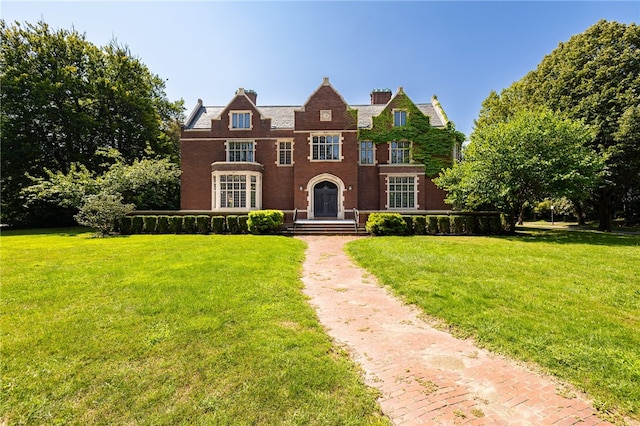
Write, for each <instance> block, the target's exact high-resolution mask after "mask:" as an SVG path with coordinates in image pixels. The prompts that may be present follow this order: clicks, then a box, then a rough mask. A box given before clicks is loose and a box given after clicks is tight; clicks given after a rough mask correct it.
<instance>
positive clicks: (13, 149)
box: [0, 21, 183, 224]
mask: <svg viewBox="0 0 640 426" xmlns="http://www.w3.org/2000/svg"><path fill="white" fill-rule="evenodd" d="M0 30H1V37H2V38H1V49H0V55H1V57H0V60H1V63H2V67H1V69H0V78H1V80H2V91H1V92H0V102H1V110H0V125H1V126H0V137H1V138H2V148H1V155H2V160H1V162H2V177H1V181H0V184H1V185H2V193H1V198H2V213H1V214H2V216H1V219H2V222H10V223H14V224H15V223H24V224H26V223H30V224H34V223H38V222H40V221H41V220H42V216H41V215H40V213H39V212H38V211H36V210H35V204H33V203H32V204H31V209H30V210H28V209H25V208H24V207H23V204H24V200H23V199H21V197H20V194H21V191H22V189H24V188H25V187H26V186H29V185H30V184H31V183H32V182H31V181H30V180H29V178H28V177H27V176H26V174H29V175H31V176H33V177H45V176H47V172H45V168H47V169H48V170H49V171H53V172H61V173H63V174H66V173H68V172H69V171H70V170H71V165H72V164H76V165H78V166H79V165H82V166H84V167H86V168H87V170H89V171H91V172H95V173H99V172H101V171H103V170H104V169H105V167H108V165H109V164H104V162H103V161H104V158H101V157H99V156H95V155H94V153H95V152H96V151H97V150H98V149H99V148H114V149H117V150H118V151H119V152H120V153H121V154H122V156H123V157H124V158H125V159H126V160H127V161H129V162H131V161H133V160H134V159H141V158H143V157H149V158H156V157H170V158H173V159H174V160H175V161H177V158H178V148H177V140H178V134H179V131H178V128H177V124H176V122H177V120H178V119H179V118H180V117H181V114H182V109H183V106H182V101H178V102H170V101H169V100H167V99H166V95H165V92H164V90H165V82H164V80H162V79H161V78H160V77H158V76H157V75H154V74H152V73H151V72H150V71H149V69H148V68H147V67H146V66H145V65H144V64H142V62H141V61H140V60H139V59H137V58H135V57H133V56H132V55H131V52H130V51H129V49H128V48H127V47H126V46H120V45H118V44H117V43H116V42H112V43H111V44H109V45H108V46H106V47H103V48H99V47H96V46H94V45H93V44H91V43H90V42H88V41H87V40H86V39H85V36H84V35H82V34H79V33H78V32H76V31H75V30H73V31H67V30H52V29H51V28H50V27H49V26H48V25H47V24H46V23H44V22H39V23H37V24H35V25H33V24H24V25H22V24H20V23H15V24H13V25H8V24H6V23H5V22H4V21H0ZM39 224H42V223H41V222H40V223H39Z"/></svg>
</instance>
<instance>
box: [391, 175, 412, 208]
mask: <svg viewBox="0 0 640 426" xmlns="http://www.w3.org/2000/svg"><path fill="white" fill-rule="evenodd" d="M396 179H413V183H412V184H411V183H409V182H396ZM392 185H394V188H393V191H392V190H391V188H392ZM395 185H400V186H405V185H413V190H412V191H410V190H409V188H407V189H406V190H405V189H404V188H400V190H399V191H398V190H397V188H395ZM397 193H399V194H400V198H397V196H396V194H397ZM392 194H393V195H394V197H393V199H392ZM403 194H407V198H406V203H405V199H404V197H403ZM392 201H393V202H392ZM397 201H400V206H397V205H396V202H397ZM409 201H412V202H413V205H412V206H411V205H410V204H411V203H410V202H409ZM392 204H393V205H392ZM418 207H419V205H418V175H415V174H393V175H387V209H388V210H417V209H418Z"/></svg>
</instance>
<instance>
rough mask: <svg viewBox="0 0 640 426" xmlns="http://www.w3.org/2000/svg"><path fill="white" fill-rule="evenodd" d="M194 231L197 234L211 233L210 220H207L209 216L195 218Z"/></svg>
mask: <svg viewBox="0 0 640 426" xmlns="http://www.w3.org/2000/svg"><path fill="white" fill-rule="evenodd" d="M196 229H197V231H198V234H208V233H209V232H210V231H211V219H209V216H205V215H198V216H196Z"/></svg>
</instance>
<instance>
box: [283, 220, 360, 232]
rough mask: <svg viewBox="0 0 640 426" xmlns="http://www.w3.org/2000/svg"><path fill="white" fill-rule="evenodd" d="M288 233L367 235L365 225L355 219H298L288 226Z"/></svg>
mask: <svg viewBox="0 0 640 426" xmlns="http://www.w3.org/2000/svg"><path fill="white" fill-rule="evenodd" d="M286 234H287V235H366V234H367V232H366V231H365V228H364V226H363V225H359V226H357V227H356V223H355V222H354V221H353V220H336V219H332V220H296V221H295V222H294V223H291V224H289V225H288V226H287V228H286Z"/></svg>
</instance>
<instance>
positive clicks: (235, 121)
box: [231, 111, 251, 129]
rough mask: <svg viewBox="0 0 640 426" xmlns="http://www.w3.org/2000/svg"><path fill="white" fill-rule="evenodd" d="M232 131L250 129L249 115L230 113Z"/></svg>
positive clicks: (246, 113) (248, 113)
mask: <svg viewBox="0 0 640 426" xmlns="http://www.w3.org/2000/svg"><path fill="white" fill-rule="evenodd" d="M231 128H232V129H250V128H251V113H250V112H244V111H243V112H232V113H231Z"/></svg>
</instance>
